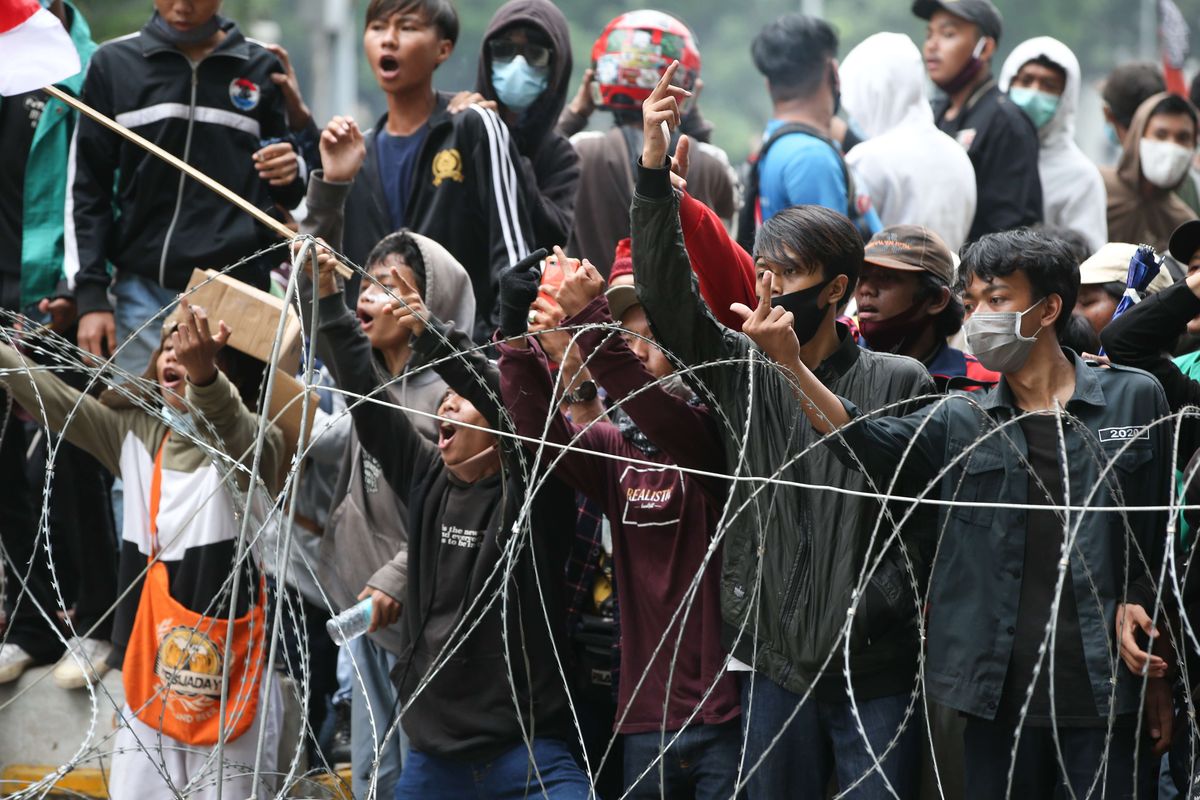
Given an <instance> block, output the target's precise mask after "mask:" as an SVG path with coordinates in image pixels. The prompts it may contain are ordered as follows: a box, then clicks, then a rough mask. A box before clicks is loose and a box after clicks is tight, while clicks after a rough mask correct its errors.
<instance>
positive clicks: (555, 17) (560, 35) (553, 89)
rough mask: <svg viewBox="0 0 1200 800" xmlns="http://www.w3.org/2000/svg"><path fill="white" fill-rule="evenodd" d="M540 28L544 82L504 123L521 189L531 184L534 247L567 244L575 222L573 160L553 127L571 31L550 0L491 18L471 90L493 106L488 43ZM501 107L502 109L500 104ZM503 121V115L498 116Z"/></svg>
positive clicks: (510, 6) (530, 1) (527, 1)
mask: <svg viewBox="0 0 1200 800" xmlns="http://www.w3.org/2000/svg"><path fill="white" fill-rule="evenodd" d="M518 25H519V26H522V27H530V28H536V29H537V30H540V31H541V32H542V33H543V34H545V36H546V38H548V39H549V40H550V43H551V46H552V47H553V48H554V55H553V56H552V57H551V59H550V81H549V83H548V84H547V86H546V89H545V90H544V91H543V92H542V94H541V96H540V97H538V99H537V100H536V101H534V104H533V105H532V106H530V107H529V108H528V109H526V110H525V111H524V112H522V113H520V114H519V115H518V117H517V119H516V121H515V124H514V123H513V122H509V127H510V128H511V129H512V135H513V139H514V141H516V143H517V150H518V152H520V154H521V157H520V159H519V160H518V165H519V167H520V169H521V170H522V171H523V172H524V173H525V178H526V180H525V185H526V186H530V187H533V186H536V187H537V191H536V192H533V191H531V192H530V193H529V195H528V196H527V197H526V200H527V207H528V210H529V217H530V223H531V224H532V225H533V238H534V241H535V242H536V244H535V245H534V246H535V247H551V246H553V245H556V244H562V243H563V242H565V241H567V237H568V236H569V235H570V234H571V225H572V223H573V222H574V219H575V193H576V190H577V189H578V188H579V156H578V155H577V154H576V152H575V148H573V147H572V146H571V143H570V142H569V141H568V140H567V137H565V136H563V135H562V134H561V133H559V132H558V131H557V130H556V128H555V125H556V123H557V122H558V115H559V114H560V113H561V112H562V109H563V106H564V105H565V104H566V102H567V92H568V90H569V89H570V80H571V32H570V30H569V29H568V27H567V18H566V17H564V16H563V13H562V12H561V11H559V10H558V7H557V6H556V5H554V4H553V3H551V2H550V0H510V1H509V2H508V3H505V4H504V5H503V6H501V7H500V9H499V10H498V11H497V12H496V13H495V15H494V16H493V17H492V21H491V22H490V23H489V24H488V28H487V31H486V32H485V33H484V35H483V48H482V50H481V51H480V53H479V77H478V78H477V79H476V83H475V90H476V91H477V92H479V93H480V94H482V95H483V96H484V97H486V98H487V99H488V100H495V101H497V102H499V98H498V97H497V96H496V88H495V87H494V86H492V57H491V53H490V52H489V51H488V46H487V44H488V42H489V41H491V40H492V39H495V38H498V37H499V36H500V35H501V34H503V33H504V32H505V31H507V30H508V29H509V28H512V27H514V26H518ZM502 107H503V106H502ZM501 116H502V117H505V116H506V114H505V113H503V112H502V113H501Z"/></svg>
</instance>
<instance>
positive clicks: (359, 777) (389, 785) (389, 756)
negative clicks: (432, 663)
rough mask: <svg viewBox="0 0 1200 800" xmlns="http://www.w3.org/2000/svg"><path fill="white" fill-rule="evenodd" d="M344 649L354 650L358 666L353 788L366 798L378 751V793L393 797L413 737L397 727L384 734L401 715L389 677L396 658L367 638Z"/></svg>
mask: <svg viewBox="0 0 1200 800" xmlns="http://www.w3.org/2000/svg"><path fill="white" fill-rule="evenodd" d="M344 649H347V650H348V651H349V653H350V656H351V664H352V665H353V666H352V668H351V672H350V692H351V699H350V766H351V775H352V776H353V778H352V780H351V788H352V790H353V791H354V796H355V797H356V798H357V799H358V800H365V798H366V796H367V792H368V790H369V789H370V787H371V773H372V771H374V770H375V755H376V751H378V754H379V774H378V777H377V778H376V779H375V797H381V798H388V797H391V796H392V794H393V793H394V792H395V787H396V781H398V780H399V779H400V775H401V774H403V770H404V766H405V755H406V753H407V752H408V737H407V736H405V735H404V728H403V727H401V726H396V731H395V732H394V733H393V734H392V735H391V736H390V737H389V738H388V739H386V740H384V738H383V737H384V736H385V735H387V732H388V729H389V728H391V727H392V722H393V721H394V720H395V719H396V709H397V705H396V687H395V686H394V685H393V684H392V681H391V678H389V677H388V675H389V673H390V672H391V671H392V668H393V667H395V666H396V660H397V659H396V656H395V655H394V654H392V653H389V652H388V651H387V650H384V649H383V648H382V647H380V646H379V645H377V644H375V642H373V641H372V640H371V639H370V637H367V636H360V637H358V638H357V639H355V640H354V641H352V642H350V643H349V644H347V645H346V647H345V648H344ZM353 667H357V668H358V672H354V670H353ZM359 676H361V677H362V681H361V682H360V681H359ZM372 719H373V720H374V728H372ZM380 743H382V745H381V744H380Z"/></svg>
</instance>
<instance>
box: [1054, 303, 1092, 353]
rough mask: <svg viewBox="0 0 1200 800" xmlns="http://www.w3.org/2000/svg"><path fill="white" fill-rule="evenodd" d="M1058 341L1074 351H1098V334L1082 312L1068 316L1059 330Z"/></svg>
mask: <svg viewBox="0 0 1200 800" xmlns="http://www.w3.org/2000/svg"><path fill="white" fill-rule="evenodd" d="M1058 343H1059V344H1061V345H1062V346H1063V347H1066V348H1069V349H1071V350H1074V351H1075V352H1076V353H1099V352H1100V336H1099V335H1098V334H1097V333H1096V329H1095V328H1093V327H1092V323H1091V322H1089V321H1088V318H1087V317H1085V316H1084V315H1083V314H1080V313H1074V314H1071V315H1069V316H1068V318H1067V324H1066V328H1065V330H1062V331H1059V334H1058Z"/></svg>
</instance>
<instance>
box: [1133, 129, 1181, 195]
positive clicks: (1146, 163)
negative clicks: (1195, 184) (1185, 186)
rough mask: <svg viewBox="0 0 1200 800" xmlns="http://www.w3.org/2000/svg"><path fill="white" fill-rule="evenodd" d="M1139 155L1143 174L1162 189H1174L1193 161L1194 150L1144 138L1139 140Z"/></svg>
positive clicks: (1172, 143)
mask: <svg viewBox="0 0 1200 800" xmlns="http://www.w3.org/2000/svg"><path fill="white" fill-rule="evenodd" d="M1138 156H1139V157H1140V158H1141V161H1142V175H1144V176H1145V177H1146V180H1148V181H1150V182H1151V183H1153V184H1154V185H1155V186H1157V187H1158V188H1160V189H1173V188H1175V187H1176V186H1177V185H1178V184H1179V182H1180V181H1181V180H1183V176H1184V173H1186V172H1187V168H1188V165H1189V164H1191V163H1192V151H1191V150H1189V149H1187V148H1186V147H1183V146H1182V145H1178V144H1175V143H1174V142H1163V141H1159V140H1158V139H1142V140H1141V141H1140V142H1138Z"/></svg>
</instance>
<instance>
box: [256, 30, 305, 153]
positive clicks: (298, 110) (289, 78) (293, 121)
mask: <svg viewBox="0 0 1200 800" xmlns="http://www.w3.org/2000/svg"><path fill="white" fill-rule="evenodd" d="M266 48H267V49H268V50H270V51H271V52H272V53H274V54H275V57H276V58H278V59H279V62H280V63H281V64H283V72H272V73H271V81H272V82H274V84H275V85H276V86H278V87H279V90H280V91H281V92H283V103H284V105H285V106H286V107H287V121H288V127H289V128H291V129H292V130H293V131H300V130H303V129H304V128H305V127H306V126H307V125H308V121H309V120H311V119H312V112H311V111H309V110H308V106H307V105H305V103H304V95H302V94H301V93H300V80H299V79H298V78H297V77H296V70H295V68H293V67H292V58H291V56H289V55H288V51H287V50H285V49H284V48H283V46H282V45H278V44H268V45H266Z"/></svg>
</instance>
